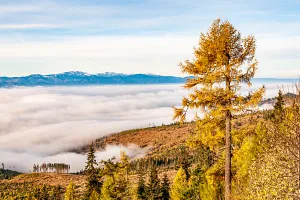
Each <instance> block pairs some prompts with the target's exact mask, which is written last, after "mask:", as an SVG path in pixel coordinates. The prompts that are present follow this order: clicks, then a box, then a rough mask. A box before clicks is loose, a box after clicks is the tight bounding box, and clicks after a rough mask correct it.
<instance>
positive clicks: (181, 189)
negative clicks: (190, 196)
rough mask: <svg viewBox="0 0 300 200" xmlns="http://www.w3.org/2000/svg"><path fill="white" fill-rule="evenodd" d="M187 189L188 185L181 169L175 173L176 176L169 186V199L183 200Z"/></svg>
mask: <svg viewBox="0 0 300 200" xmlns="http://www.w3.org/2000/svg"><path fill="white" fill-rule="evenodd" d="M187 187H188V183H187V180H186V174H185V171H184V170H183V169H182V167H181V168H180V169H179V170H178V171H177V174H176V176H175V178H174V180H173V184H172V186H171V199H172V200H184V199H186V197H185V194H184V193H185V191H186V189H187Z"/></svg>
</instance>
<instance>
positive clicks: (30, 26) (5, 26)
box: [0, 24, 61, 29]
mask: <svg viewBox="0 0 300 200" xmlns="http://www.w3.org/2000/svg"><path fill="white" fill-rule="evenodd" d="M58 27H61V26H60V25H54V24H0V29H38V28H58Z"/></svg>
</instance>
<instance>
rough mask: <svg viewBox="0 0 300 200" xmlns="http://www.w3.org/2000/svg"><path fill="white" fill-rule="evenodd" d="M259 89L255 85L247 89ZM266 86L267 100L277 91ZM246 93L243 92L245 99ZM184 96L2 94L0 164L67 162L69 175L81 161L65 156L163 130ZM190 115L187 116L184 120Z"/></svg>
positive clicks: (44, 90) (98, 91) (115, 89)
mask: <svg viewBox="0 0 300 200" xmlns="http://www.w3.org/2000/svg"><path fill="white" fill-rule="evenodd" d="M262 84H263V83H262V82H255V83H254V84H253V87H252V89H256V88H258V87H260V86H261V85H262ZM265 84H266V87H267V90H268V92H267V97H270V96H275V95H276V94H277V91H278V87H279V86H281V85H280V84H281V83H274V82H269V83H265ZM284 84H287V82H285V83H284ZM248 91H249V89H245V88H243V93H244V94H247V92H248ZM186 94H187V91H184V90H183V89H182V88H181V87H180V85H122V86H82V87H33V88H27V87H20V88H12V89H4V88H2V89H0V110H1V114H0V163H1V162H4V163H5V164H6V165H7V166H16V169H18V170H21V171H24V172H27V171H28V170H30V169H31V166H32V165H33V164H34V163H41V162H67V163H69V164H71V165H72V169H73V171H76V170H80V169H82V167H83V165H84V162H85V155H77V154H74V153H70V152H69V151H70V150H72V149H75V148H78V147H82V146H84V145H86V144H89V143H90V142H91V141H93V140H95V139H97V138H100V137H103V136H107V135H108V134H111V133H116V132H119V131H122V130H128V129H135V128H142V127H147V126H149V125H150V126H152V125H153V124H155V125H161V124H162V123H164V124H168V123H170V122H172V116H173V111H172V109H171V106H172V105H175V106H178V105H180V103H181V97H183V96H185V95H186ZM194 115H195V111H192V112H189V113H188V119H189V120H191V119H193V117H194ZM120 148H125V147H115V146H113V147H108V148H107V149H106V151H104V152H102V153H101V152H99V156H98V158H100V159H107V158H109V157H111V156H118V154H119V150H120ZM125 150H126V152H128V153H129V154H130V155H132V156H138V155H137V154H135V153H133V152H137V153H139V152H141V153H144V152H145V150H141V149H137V148H136V147H134V146H133V147H126V148H125ZM130 152H131V153H130Z"/></svg>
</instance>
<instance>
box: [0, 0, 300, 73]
mask: <svg viewBox="0 0 300 200" xmlns="http://www.w3.org/2000/svg"><path fill="white" fill-rule="evenodd" d="M218 17H220V18H221V19H224V20H225V19H226V20H229V21H230V22H231V23H233V24H234V25H235V26H236V28H237V29H239V30H240V31H241V33H242V35H244V36H246V35H248V34H253V35H254V36H255V37H256V38H257V46H258V47H257V59H258V61H259V70H258V72H257V77H282V78H288V77H291V78H297V77H298V76H299V75H300V56H299V55H300V1H299V0H298V1H296V0H295V1H289V0H286V1H256V0H254V1H234V0H232V1H231V0H223V1H217V0H212V1H205V0H197V1H196V0H181V1H179V0H145V1H142V0H126V1H125V0H114V1H108V0H98V1H96V0H94V1H92V0H85V1H79V0H73V1H71V0H64V1H58V0H57V1H55V0H39V1H33V0H30V1H25V0H9V1H4V0H0V76H22V75H28V74H33V73H41V74H48V73H60V72H64V71H72V70H80V71H85V72H89V73H99V72H105V71H113V72H123V73H154V74H163V75H177V76H181V75H182V74H181V72H180V69H179V67H178V63H179V62H181V61H184V60H185V59H191V58H192V53H193V47H194V46H196V45H197V42H198V38H199V34H200V33H201V32H206V31H207V29H208V28H209V26H210V24H211V23H212V21H213V20H214V19H216V18H218Z"/></svg>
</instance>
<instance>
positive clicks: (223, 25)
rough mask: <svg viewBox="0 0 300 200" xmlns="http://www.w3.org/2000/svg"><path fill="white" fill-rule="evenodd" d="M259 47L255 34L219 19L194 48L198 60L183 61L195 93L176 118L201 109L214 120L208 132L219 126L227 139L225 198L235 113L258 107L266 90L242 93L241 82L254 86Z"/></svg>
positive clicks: (189, 86)
mask: <svg viewBox="0 0 300 200" xmlns="http://www.w3.org/2000/svg"><path fill="white" fill-rule="evenodd" d="M255 50H256V40H255V38H254V37H253V36H248V37H245V38H242V37H241V34H240V32H239V31H238V30H236V29H235V28H234V27H233V25H232V24H230V23H229V22H228V21H224V22H223V21H221V20H220V19H217V20H215V21H214V22H213V24H212V26H211V27H210V29H209V31H208V32H207V33H206V34H203V33H202V34H201V36H200V40H199V46H198V48H195V50H194V55H195V59H193V60H192V61H189V60H186V61H185V63H181V64H180V67H181V69H182V72H183V73H187V74H189V75H190V76H192V78H189V79H188V80H187V82H186V84H185V85H184V87H185V88H186V89H189V90H191V89H193V92H192V93H191V94H190V95H189V97H184V98H183V99H182V108H175V107H174V113H175V115H174V118H179V119H180V120H181V122H183V121H184V120H185V116H186V112H187V110H188V109H189V108H190V109H197V108H200V109H201V110H202V111H203V112H204V121H205V122H206V123H208V124H212V123H213V125H211V126H210V127H209V128H211V130H206V132H208V133H210V134H212V135H214V133H213V132H214V131H215V129H219V130H218V131H219V133H221V134H220V135H221V137H219V139H220V140H223V139H224V138H225V200H230V199H231V119H232V116H233V115H234V114H235V113H238V112H239V111H241V110H242V109H245V108H247V107H251V106H256V105H257V104H258V102H259V101H260V100H261V98H262V95H263V93H264V87H262V88H260V89H259V90H258V91H256V92H253V93H250V94H249V95H248V96H245V97H244V96H241V95H240V86H241V84H242V83H246V84H248V85H249V86H250V85H251V79H252V78H253V76H254V75H255V71H256V69H257V68H256V67H257V64H258V62H257V61H256V59H255ZM220 124H223V125H224V129H225V130H224V129H223V127H222V126H221V127H220ZM216 127H219V128H216Z"/></svg>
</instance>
